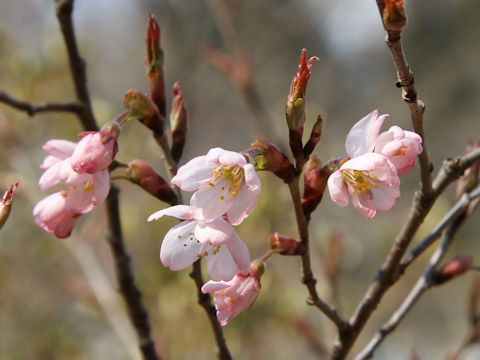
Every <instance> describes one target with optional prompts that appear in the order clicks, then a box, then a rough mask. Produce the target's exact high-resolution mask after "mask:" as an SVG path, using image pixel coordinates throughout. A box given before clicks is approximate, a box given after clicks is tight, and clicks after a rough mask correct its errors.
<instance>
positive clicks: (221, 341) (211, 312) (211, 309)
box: [190, 260, 232, 360]
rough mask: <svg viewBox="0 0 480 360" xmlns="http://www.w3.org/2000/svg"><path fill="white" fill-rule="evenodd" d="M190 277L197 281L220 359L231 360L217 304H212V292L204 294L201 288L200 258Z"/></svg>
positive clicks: (201, 304) (200, 300) (200, 301)
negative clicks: (217, 312) (217, 313)
mask: <svg viewBox="0 0 480 360" xmlns="http://www.w3.org/2000/svg"><path fill="white" fill-rule="evenodd" d="M190 277H191V278H192V279H193V281H195V285H196V286H197V291H198V303H199V304H200V306H201V307H203V308H204V310H205V312H206V313H207V316H208V320H209V321H210V325H211V326H212V329H213V332H214V334H215V340H216V342H217V345H218V358H219V359H220V360H230V359H232V356H231V355H230V351H229V350H228V347H227V343H226V341H225V337H224V336H223V330H222V328H221V326H220V324H219V322H218V320H217V316H216V311H215V306H213V305H212V297H211V296H210V294H204V293H203V292H202V290H201V288H202V286H203V284H204V281H203V276H202V263H201V262H200V260H198V261H195V262H194V263H193V268H192V271H191V272H190Z"/></svg>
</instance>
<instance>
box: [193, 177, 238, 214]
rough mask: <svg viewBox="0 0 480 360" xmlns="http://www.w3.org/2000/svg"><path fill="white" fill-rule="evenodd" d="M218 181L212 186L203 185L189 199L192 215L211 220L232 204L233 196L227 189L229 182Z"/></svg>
mask: <svg viewBox="0 0 480 360" xmlns="http://www.w3.org/2000/svg"><path fill="white" fill-rule="evenodd" d="M224 182H225V186H221V185H222V184H220V183H218V184H216V185H215V186H214V187H211V186H208V185H207V186H203V187H201V188H200V189H198V190H197V191H196V192H195V193H194V194H193V196H192V198H191V199H190V205H191V206H192V208H193V215H194V217H195V218H196V219H200V220H207V221H208V220H213V219H215V218H218V217H220V216H222V215H223V214H225V213H226V212H227V210H228V209H229V208H230V207H231V206H232V204H233V202H234V197H233V196H232V194H231V192H230V191H229V186H230V185H229V184H227V183H226V181H224Z"/></svg>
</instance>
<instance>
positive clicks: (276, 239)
mask: <svg viewBox="0 0 480 360" xmlns="http://www.w3.org/2000/svg"><path fill="white" fill-rule="evenodd" d="M268 243H269V244H270V248H271V249H272V250H273V251H274V252H277V253H279V254H281V255H300V254H302V253H303V252H304V248H303V246H302V244H301V243H300V242H299V241H297V240H295V239H292V238H289V237H286V236H283V235H280V234H279V233H277V232H275V233H273V234H272V235H270V237H269V238H268Z"/></svg>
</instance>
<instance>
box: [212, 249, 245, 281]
mask: <svg viewBox="0 0 480 360" xmlns="http://www.w3.org/2000/svg"><path fill="white" fill-rule="evenodd" d="M214 250H215V252H214ZM205 261H206V263H207V273H208V276H209V277H210V278H211V279H212V280H216V281H219V280H224V281H228V280H231V279H232V278H233V276H234V275H235V273H236V272H237V271H238V267H237V265H236V263H235V261H234V260H233V258H232V254H231V253H230V252H229V249H228V248H227V247H226V246H225V245H221V246H220V247H217V248H214V247H210V248H209V251H208V254H207V255H206V256H205Z"/></svg>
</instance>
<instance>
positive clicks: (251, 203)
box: [172, 148, 260, 225]
mask: <svg viewBox="0 0 480 360" xmlns="http://www.w3.org/2000/svg"><path fill="white" fill-rule="evenodd" d="M172 184H175V185H177V186H178V187H180V188H181V189H183V190H185V191H195V193H194V194H193V196H192V198H191V200H190V205H191V207H192V211H193V215H194V217H195V218H197V219H203V220H206V221H208V220H213V219H216V218H218V217H220V216H222V215H223V214H226V218H227V220H228V222H230V224H232V225H239V224H240V223H241V222H242V221H243V219H245V218H246V217H247V216H248V215H249V214H250V213H251V212H252V211H253V208H254V207H255V204H256V203H257V198H258V194H259V193H260V179H259V178H258V175H257V173H256V172H255V169H254V167H253V165H251V164H249V163H247V161H246V159H245V157H244V156H243V155H241V154H239V153H236V152H233V151H227V150H223V149H221V148H214V149H211V150H210V151H209V152H208V153H207V155H204V156H199V157H196V158H194V159H192V160H190V161H189V162H187V163H186V164H185V165H183V166H182V167H181V168H180V169H178V172H177V175H175V176H174V177H173V179H172Z"/></svg>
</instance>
